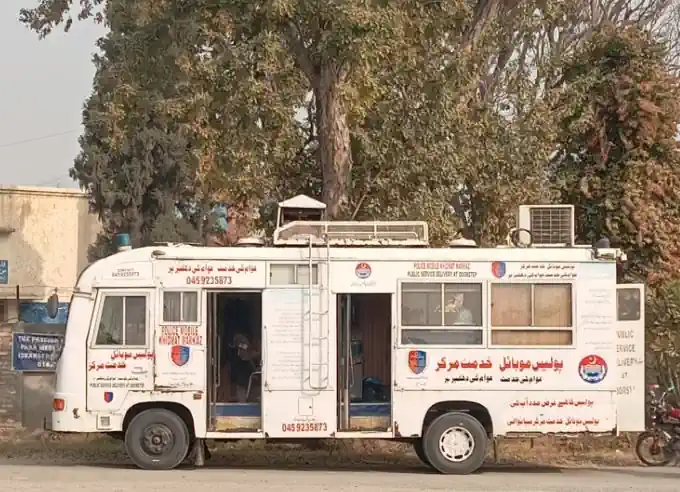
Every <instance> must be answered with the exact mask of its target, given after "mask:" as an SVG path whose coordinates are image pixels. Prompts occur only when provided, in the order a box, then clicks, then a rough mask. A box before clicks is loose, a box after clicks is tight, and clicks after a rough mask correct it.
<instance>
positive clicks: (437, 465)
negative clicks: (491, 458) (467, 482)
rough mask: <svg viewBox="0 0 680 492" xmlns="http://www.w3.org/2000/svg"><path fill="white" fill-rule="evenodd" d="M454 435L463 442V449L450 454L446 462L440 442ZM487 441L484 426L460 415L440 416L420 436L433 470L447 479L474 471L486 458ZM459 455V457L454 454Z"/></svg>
mask: <svg viewBox="0 0 680 492" xmlns="http://www.w3.org/2000/svg"><path fill="white" fill-rule="evenodd" d="M451 432H456V434H457V436H456V437H457V438H458V439H462V441H461V444H463V447H462V448H460V449H458V450H451V451H450V452H449V453H451V454H449V458H453V459H457V461H453V459H449V458H447V456H446V455H445V454H444V451H442V449H440V445H439V443H440V440H441V439H442V438H444V437H445V436H446V435H447V434H450V433H451ZM488 442H489V439H488V437H487V435H486V430H485V429H484V426H483V425H482V424H481V423H480V422H479V420H477V419H476V418H474V417H472V416H471V415H469V414H467V413H463V412H450V413H445V414H444V415H440V416H439V417H437V418H436V419H435V420H433V421H432V423H431V424H430V425H429V426H428V427H427V429H426V430H425V432H424V434H423V450H424V452H425V457H426V458H427V461H428V462H429V463H430V465H431V466H432V468H434V469H435V470H437V471H438V472H439V473H443V474H446V475H467V474H469V473H472V472H475V471H477V470H478V469H479V468H480V467H481V466H482V464H483V463H484V458H486V448H487V445H488ZM457 452H462V453H463V454H461V455H454V454H453V453H457Z"/></svg>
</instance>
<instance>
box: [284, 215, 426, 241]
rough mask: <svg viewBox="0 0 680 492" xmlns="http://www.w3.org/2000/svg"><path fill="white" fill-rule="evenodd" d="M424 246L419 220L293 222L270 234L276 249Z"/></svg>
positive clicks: (424, 225)
mask: <svg viewBox="0 0 680 492" xmlns="http://www.w3.org/2000/svg"><path fill="white" fill-rule="evenodd" d="M310 240H311V243H312V245H318V246H325V245H331V246H428V245H429V236H428V228H427V223H426V222H422V221H330V222H329V221H321V222H320V221H293V222H289V223H287V224H285V225H282V226H280V227H278V228H277V229H276V230H275V231H274V245H276V246H306V245H309V243H310Z"/></svg>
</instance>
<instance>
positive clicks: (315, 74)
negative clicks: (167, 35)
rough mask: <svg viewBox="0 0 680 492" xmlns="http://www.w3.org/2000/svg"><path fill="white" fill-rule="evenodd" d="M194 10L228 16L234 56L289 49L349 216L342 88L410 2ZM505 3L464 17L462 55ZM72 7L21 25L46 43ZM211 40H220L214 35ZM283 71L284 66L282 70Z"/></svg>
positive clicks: (245, 0) (239, 0)
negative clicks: (247, 49)
mask: <svg viewBox="0 0 680 492" xmlns="http://www.w3.org/2000/svg"><path fill="white" fill-rule="evenodd" d="M133 3H137V4H140V3H144V2H133ZM194 3H195V5H193V8H192V10H196V11H198V12H212V13H215V14H217V15H218V17H221V18H224V16H228V21H227V22H226V23H223V24H222V25H221V26H219V27H221V28H222V29H223V30H222V33H223V35H222V36H221V38H222V39H223V40H224V41H225V42H224V43H223V44H224V45H227V46H228V47H229V48H233V47H234V46H235V45H236V46H237V47H238V44H239V43H240V42H241V41H242V40H247V42H252V40H253V39H258V38H260V39H262V38H263V37H273V38H275V39H274V41H278V42H283V43H284V45H285V46H286V48H287V54H288V56H289V57H288V59H291V60H293V61H294V63H295V65H296V66H297V67H298V68H299V69H300V70H301V72H302V74H304V76H305V77H306V79H307V81H308V83H309V86H310V89H311V91H312V94H313V98H314V107H315V113H314V119H315V125H316V130H317V132H318V133H317V140H318V145H317V148H316V157H317V160H318V163H319V166H320V169H321V173H322V177H323V183H322V198H323V200H324V201H325V202H326V203H327V205H328V213H329V215H330V217H340V216H341V215H342V214H343V213H346V208H347V205H348V202H349V193H350V191H349V190H350V176H351V170H352V153H351V132H350V126H349V122H348V119H349V118H350V117H351V115H350V113H351V108H350V107H349V105H350V102H349V100H348V98H347V95H346V93H345V89H346V88H345V86H346V85H347V84H348V80H349V78H350V77H351V76H352V74H353V73H354V72H356V71H357V70H360V69H361V68H362V66H363V65H365V64H366V63H370V62H371V61H377V60H379V59H380V57H381V56H383V55H384V52H383V49H384V43H381V39H382V38H383V37H385V36H387V37H390V31H391V29H392V28H393V27H394V21H395V19H396V18H398V17H400V14H403V13H404V5H406V6H408V7H410V5H409V3H411V4H412V3H413V2H408V1H406V2H369V3H366V2H354V1H347V2H326V3H323V2H322V3H319V2H313V1H282V0H276V1H273V0H257V1H250V0H231V1H219V2H218V1H215V0H203V1H197V2H194ZM505 3H506V2H505V1H501V0H479V1H477V2H475V3H474V5H473V7H472V8H471V9H469V10H464V13H467V14H468V15H467V16H468V17H469V22H468V25H467V26H466V27H465V29H464V31H463V35H462V41H463V42H462V45H463V47H464V48H470V47H472V46H473V45H474V44H475V43H476V42H477V41H478V40H479V39H480V38H481V36H482V34H483V32H484V30H485V29H486V28H487V26H489V25H490V24H491V23H492V22H493V21H494V20H495V18H496V17H497V16H498V15H499V14H500V13H501V11H502V8H503V6H504V5H505ZM508 3H515V2H514V1H510V2H508ZM102 4H104V2H103V0H85V1H83V2H81V11H80V12H79V14H78V17H79V18H85V17H89V16H92V15H95V16H97V17H98V18H99V19H101V20H104V19H106V17H107V16H108V15H110V14H111V12H113V11H115V10H116V7H115V5H116V2H114V1H113V0H112V1H111V2H109V3H107V4H106V7H105V9H104V11H103V12H97V13H95V9H96V7H97V6H100V5H102ZM70 5H71V2H70V1H66V2H64V1H61V0H41V3H40V4H39V6H38V7H36V8H34V9H32V10H23V11H22V12H21V18H22V20H23V22H25V23H26V24H28V25H29V26H31V27H32V28H33V29H35V30H36V31H38V32H39V33H40V35H42V36H44V35H47V34H48V33H49V32H50V31H51V29H52V28H53V27H54V26H55V25H57V24H59V23H61V22H65V23H66V26H67V28H68V26H70V23H71V19H70V18H69V17H68V11H69V7H70ZM143 9H144V10H145V11H147V13H149V14H151V15H154V14H157V13H159V12H161V11H165V12H167V13H168V14H169V15H168V17H170V18H172V19H176V15H177V14H178V13H179V14H180V15H181V13H182V12H185V11H186V9H185V8H184V3H183V2H172V1H164V2H163V1H159V2H156V3H155V5H154V6H153V7H148V8H143ZM208 37H211V38H212V39H213V40H214V39H219V38H220V36H219V35H218V34H217V33H216V32H215V31H213V32H212V33H209V34H208ZM272 51H274V52H275V51H276V50H272ZM269 54H270V55H271V54H274V53H269ZM276 54H280V53H276ZM272 61H273V60H269V62H270V63H271V62H272ZM286 63H287V62H286V60H285V59H284V60H283V61H282V64H283V65H285V64H286ZM362 73H364V74H365V73H366V72H365V71H364V72H362Z"/></svg>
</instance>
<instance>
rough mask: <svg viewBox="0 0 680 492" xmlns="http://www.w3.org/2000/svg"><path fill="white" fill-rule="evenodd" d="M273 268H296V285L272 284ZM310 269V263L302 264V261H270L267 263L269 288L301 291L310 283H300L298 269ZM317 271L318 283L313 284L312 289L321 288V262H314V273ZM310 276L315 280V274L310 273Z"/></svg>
mask: <svg viewBox="0 0 680 492" xmlns="http://www.w3.org/2000/svg"><path fill="white" fill-rule="evenodd" d="M272 266H274V267H277V266H292V267H293V268H294V276H295V283H293V284H277V283H272V275H271V272H272ZM301 266H302V267H309V263H308V262H300V261H270V262H267V287H273V288H276V289H279V288H292V289H299V288H300V287H303V288H304V287H309V283H304V284H301V283H298V278H299V275H298V269H299V267H301ZM313 270H316V282H315V283H312V288H318V287H319V286H321V267H320V264H319V262H314V263H312V271H313ZM310 276H311V277H312V280H314V275H313V273H311V272H310Z"/></svg>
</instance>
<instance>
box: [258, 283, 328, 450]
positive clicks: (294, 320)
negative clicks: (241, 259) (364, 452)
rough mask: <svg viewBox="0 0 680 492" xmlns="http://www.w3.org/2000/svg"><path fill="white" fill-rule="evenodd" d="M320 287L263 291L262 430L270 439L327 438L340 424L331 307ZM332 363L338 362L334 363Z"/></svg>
mask: <svg viewBox="0 0 680 492" xmlns="http://www.w3.org/2000/svg"><path fill="white" fill-rule="evenodd" d="M322 304H325V303H323V302H322V296H321V289H319V288H317V287H315V288H312V289H309V288H302V287H291V286H287V287H280V288H268V289H267V290H265V291H264V292H263V295H262V323H263V327H264V330H263V335H264V336H263V349H264V350H263V361H264V362H263V377H264V380H263V391H262V419H263V430H264V432H265V435H266V436H267V437H269V438H274V437H286V438H306V437H329V436H331V435H332V434H333V433H334V432H335V430H336V427H337V422H336V416H335V389H334V384H333V381H332V378H333V376H334V372H331V371H329V367H331V365H330V364H329V363H330V362H331V361H330V357H331V353H332V351H331V350H329V349H330V347H331V346H332V347H335V337H334V336H333V337H331V336H330V335H331V333H329V323H328V319H329V318H328V316H329V314H330V313H329V308H328V307H327V306H324V307H325V309H326V311H325V312H322V310H321V307H322ZM333 363H334V362H333Z"/></svg>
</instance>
